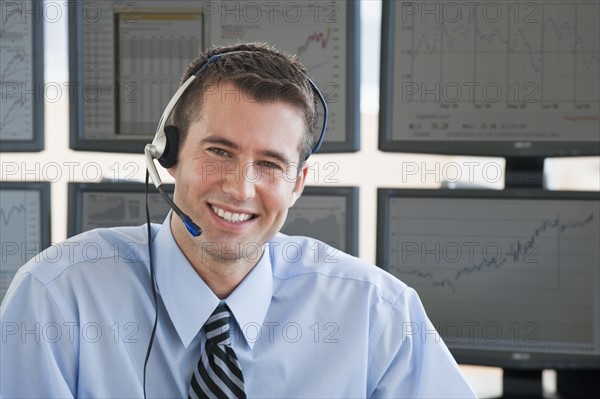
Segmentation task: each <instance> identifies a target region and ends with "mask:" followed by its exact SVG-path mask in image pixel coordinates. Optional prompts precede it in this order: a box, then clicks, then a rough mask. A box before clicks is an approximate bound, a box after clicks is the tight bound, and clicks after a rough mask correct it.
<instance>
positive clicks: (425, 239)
mask: <svg viewBox="0 0 600 399" xmlns="http://www.w3.org/2000/svg"><path fill="white" fill-rule="evenodd" d="M389 208H390V225H389V235H388V237H387V239H388V240H389V243H390V245H389V247H388V249H387V259H388V260H389V261H388V264H387V265H386V268H387V270H389V272H390V273H392V274H393V275H395V276H397V277H398V278H400V279H401V280H403V281H404V282H406V283H407V284H408V285H410V286H413V287H415V288H416V289H417V291H418V292H419V295H420V296H421V298H422V299H423V302H424V305H425V307H426V309H427V311H428V313H429V314H430V317H431V319H432V320H435V321H436V322H438V323H441V325H445V323H446V325H447V324H448V323H466V324H468V323H479V324H480V325H483V324H485V323H496V324H497V325H498V327H499V328H500V329H501V330H502V331H504V334H505V335H503V336H502V337H500V338H499V341H501V342H504V340H506V341H508V342H504V343H505V344H506V345H508V346H509V347H514V348H515V349H519V348H535V349H539V350H544V348H543V347H542V346H541V344H539V343H541V342H542V341H545V342H546V343H548V342H553V345H555V347H556V348H563V349H565V350H567V349H573V348H576V347H577V348H580V349H581V351H587V350H590V348H591V346H590V345H588V344H589V343H590V342H593V325H594V323H597V322H598V320H597V318H598V316H594V312H596V311H597V310H598V309H595V310H594V309H593V308H592V306H591V305H592V304H593V303H594V300H593V298H594V297H596V298H597V295H599V293H598V292H594V288H593V287H594V286H595V284H594V282H595V281H597V280H598V279H599V278H600V267H599V265H600V251H599V249H598V242H600V222H599V219H598V217H599V215H600V205H599V203H598V201H594V200H578V201H573V200H535V201H532V200H526V199H524V200H517V199H502V200H500V199H485V200H484V199H475V198H473V199H471V198H465V199H457V198H419V199H418V200H416V199H415V198H392V199H391V200H389ZM596 285H597V284H596ZM571 307H574V308H577V309H578V311H577V312H573V311H569V308H571ZM559 313H562V314H561V315H560V316H558V314H559ZM525 323H534V324H535V326H536V328H538V329H539V330H538V331H537V339H538V342H515V341H514V340H513V339H512V337H511V336H510V332H511V331H512V330H511V329H512V328H514V326H515V325H517V324H518V325H521V326H522V325H524V324H525ZM573 326H578V329H577V331H574V328H573ZM467 338H468V339H467ZM478 339H480V340H481V341H477V340H478ZM479 344H481V345H485V337H484V336H476V337H473V336H471V337H467V336H461V337H458V338H457V339H456V341H455V342H453V346H455V347H472V346H473V345H479ZM488 344H489V342H488ZM461 345H462V346H461Z"/></svg>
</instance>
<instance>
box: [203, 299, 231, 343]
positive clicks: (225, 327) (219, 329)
mask: <svg viewBox="0 0 600 399" xmlns="http://www.w3.org/2000/svg"><path fill="white" fill-rule="evenodd" d="M230 316H231V313H230V311H229V308H228V307H227V305H226V304H224V303H221V304H219V306H217V308H216V309H215V311H214V312H213V313H212V315H210V317H209V318H208V320H206V324H204V332H205V333H206V340H207V342H210V343H212V344H221V345H230V344H231V340H230V338H229V318H230Z"/></svg>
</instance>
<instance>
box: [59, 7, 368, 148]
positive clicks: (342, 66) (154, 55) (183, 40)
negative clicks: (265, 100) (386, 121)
mask: <svg viewBox="0 0 600 399" xmlns="http://www.w3.org/2000/svg"><path fill="white" fill-rule="evenodd" d="M69 7H70V9H69V15H70V16H72V19H73V20H72V21H70V24H69V73H70V76H71V77H70V80H71V82H70V85H71V87H70V95H71V99H70V101H71V104H72V106H71V115H70V118H71V119H70V126H71V133H70V146H71V148H73V149H76V150H90V151H110V152H139V153H141V152H143V149H144V146H145V144H146V143H148V142H149V141H151V140H152V138H153V137H154V134H155V132H156V128H157V125H158V122H159V121H158V119H159V116H160V115H161V114H162V112H163V110H164V109H165V107H166V106H167V103H168V102H169V100H170V99H171V97H172V96H173V94H174V93H175V91H176V90H177V88H178V87H179V80H180V77H181V75H182V74H183V72H184V71H185V69H187V67H188V65H189V64H190V62H191V61H192V60H193V59H194V58H195V57H196V56H197V55H198V53H199V52H200V51H203V50H207V49H209V48H212V47H213V46H217V45H225V44H236V43H239V42H251V41H266V42H268V43H269V44H271V45H274V46H276V47H277V48H278V49H280V50H282V51H286V52H289V53H293V54H296V55H298V56H299V58H300V61H301V62H303V64H304V65H305V66H306V67H307V69H308V75H309V76H310V77H311V78H312V80H313V81H314V82H315V83H316V84H317V86H318V87H319V88H320V90H321V92H322V94H323V96H324V97H325V100H326V101H327V103H328V104H329V123H328V129H327V135H326V136H325V139H324V143H323V146H322V147H321V151H325V152H341V151H357V150H358V147H359V134H358V129H359V115H360V112H359V108H358V106H359V103H358V102H359V96H358V90H359V88H358V81H359V68H358V65H359V63H358V60H359V48H360V46H359V45H358V43H359V29H358V23H357V21H358V18H359V11H358V10H359V4H358V2H346V1H342V0H317V1H312V2H310V3H308V2H297V1H290V0H285V1H279V2H265V3H257V2H239V1H229V0H219V1H207V2H202V1H196V0H174V1H168V2H167V1H163V2H159V1H151V0H141V1H135V2H132V1H126V0H118V1H110V2H109V1H107V2H102V1H101V2H98V1H95V0H84V1H78V2H70V3H69ZM70 20H71V18H70ZM346 99H350V100H348V101H347V100H346ZM115 143H116V144H115Z"/></svg>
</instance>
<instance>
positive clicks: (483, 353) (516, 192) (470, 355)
mask: <svg viewBox="0 0 600 399" xmlns="http://www.w3.org/2000/svg"><path fill="white" fill-rule="evenodd" d="M394 197H402V198H424V199H432V198H435V199H440V198H447V199H481V200H486V199H494V200H497V199H506V200H508V199H511V200H512V199H517V200H572V201H577V200H587V201H590V200H591V201H598V203H599V204H600V192H598V191H547V190H539V189H516V188H515V189H506V190H485V189H472V190H453V189H400V188H379V189H378V190H377V235H376V236H377V253H376V264H377V265H378V266H379V267H380V268H382V269H384V270H387V267H386V265H387V264H388V262H387V257H386V254H387V253H388V249H389V242H388V240H387V237H389V217H388V215H389V212H390V211H389V199H391V198H394ZM449 349H450V352H451V353H452V355H453V356H454V358H455V359H456V361H457V362H458V363H463V364H475V365H484V366H495V367H504V368H510V369H523V370H530V369H542V368H554V369H590V368H592V369H596V368H600V356H599V355H573V354H564V353H540V352H530V351H525V352H526V353H527V356H529V358H527V357H517V358H515V357H513V356H514V354H515V351H511V350H502V349H489V350H482V349H456V348H449ZM518 352H519V353H521V351H518Z"/></svg>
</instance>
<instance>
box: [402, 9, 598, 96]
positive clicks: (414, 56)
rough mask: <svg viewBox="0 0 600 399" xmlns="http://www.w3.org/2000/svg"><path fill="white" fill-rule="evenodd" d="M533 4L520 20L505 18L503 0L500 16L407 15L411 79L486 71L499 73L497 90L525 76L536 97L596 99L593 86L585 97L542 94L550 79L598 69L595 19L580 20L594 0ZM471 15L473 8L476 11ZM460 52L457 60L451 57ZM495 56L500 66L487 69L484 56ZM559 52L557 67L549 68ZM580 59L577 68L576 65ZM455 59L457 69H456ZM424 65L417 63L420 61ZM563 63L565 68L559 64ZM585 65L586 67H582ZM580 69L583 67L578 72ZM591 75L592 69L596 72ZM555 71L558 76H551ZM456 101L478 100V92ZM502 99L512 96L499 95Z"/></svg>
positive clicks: (565, 80)
mask: <svg viewBox="0 0 600 399" xmlns="http://www.w3.org/2000/svg"><path fill="white" fill-rule="evenodd" d="M531 4H536V10H535V12H534V13H533V14H531V15H530V16H529V18H526V19H525V21H523V20H520V19H519V20H517V21H515V20H514V18H511V12H510V7H513V5H511V4H508V3H507V4H505V5H504V7H505V8H506V10H505V14H504V15H505V17H504V18H498V19H494V20H492V21H489V20H487V21H486V19H485V18H481V17H480V18H473V19H469V20H465V21H460V23H448V22H444V21H442V22H441V23H433V21H431V20H429V19H426V20H425V21H423V20H422V19H421V20H419V19H413V20H412V21H407V23H405V24H404V25H403V28H404V29H405V30H407V31H410V32H411V33H412V37H413V39H412V41H411V42H410V43H407V47H405V48H404V49H403V50H404V52H405V54H406V55H408V56H409V57H408V58H404V59H403V61H404V62H407V61H409V62H410V67H408V68H406V69H409V70H410V75H412V77H413V79H417V80H420V79H422V80H432V79H433V80H436V81H440V82H445V81H449V80H453V79H456V78H461V77H462V78H464V79H467V78H468V79H471V80H472V81H481V79H485V78H489V77H498V78H501V77H502V78H504V79H503V80H504V81H503V82H501V83H502V84H503V85H505V88H504V90H503V93H505V94H508V93H509V87H510V85H511V83H514V82H516V81H520V80H522V79H528V80H529V81H536V82H539V84H540V98H539V100H540V101H558V102H582V101H585V102H599V101H600V98H599V96H598V93H597V92H594V93H593V96H592V97H591V98H588V97H580V96H576V95H575V93H574V90H569V91H567V92H563V93H561V97H552V96H550V97H548V95H549V93H552V92H553V91H554V86H556V85H563V86H564V85H566V84H569V85H571V86H572V87H580V86H583V84H584V82H588V83H591V82H589V79H590V78H592V77H593V76H594V72H597V70H598V64H599V62H598V60H599V57H598V54H599V48H598V35H599V34H600V32H599V28H598V24H595V25H594V24H593V23H586V22H585V20H586V19H587V18H589V16H590V15H591V16H594V15H595V16H599V15H600V14H599V8H600V5H598V4H597V3H596V4H592V3H589V2H588V3H578V2H576V3H572V4H566V3H559V4H558V5H557V4H554V5H553V4H545V3H543V2H534V3H531ZM476 15H477V14H476ZM588 22H589V20H588ZM458 54H460V61H458V62H457V61H456V60H455V59H454V56H455V55H458ZM489 57H493V59H494V60H497V61H501V62H500V63H499V64H500V65H501V66H502V70H501V71H499V73H498V72H496V73H495V74H490V73H489V67H488V65H486V58H489ZM557 57H559V58H561V61H562V62H561V63H560V64H559V65H560V67H561V68H562V70H560V71H558V70H556V69H554V67H555V62H554V60H555V59H556V58H557ZM578 61H579V62H582V65H581V66H582V67H583V68H579V69H578V68H576V66H577V63H578ZM456 63H458V64H459V65H460V66H461V68H460V70H461V72H460V73H458V74H457V73H456V70H457V69H459V68H457V65H456ZM425 65H428V67H426V68H423V66H425ZM565 68H568V69H565ZM585 70H587V73H585ZM582 72H583V73H582ZM596 75H597V73H596ZM557 77H559V78H560V80H559V82H557V81H556V78H557ZM461 100H462V101H473V100H474V101H482V100H484V99H483V98H481V97H478V98H474V99H468V98H467V96H466V95H465V96H464V97H463V98H461ZM503 100H504V101H512V100H514V97H513V98H511V97H509V96H505V97H504V98H503Z"/></svg>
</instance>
